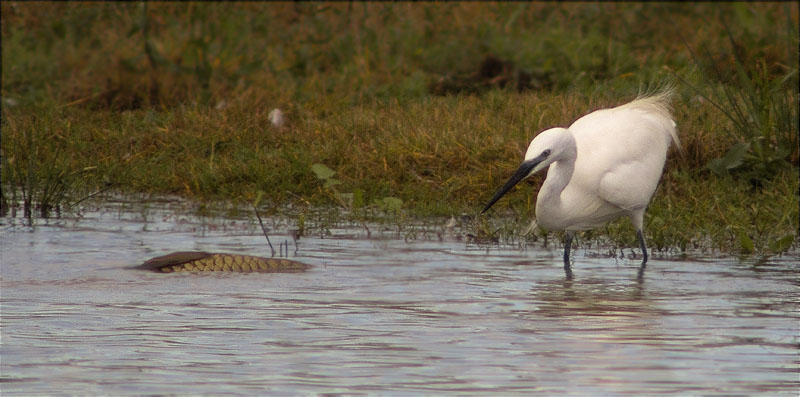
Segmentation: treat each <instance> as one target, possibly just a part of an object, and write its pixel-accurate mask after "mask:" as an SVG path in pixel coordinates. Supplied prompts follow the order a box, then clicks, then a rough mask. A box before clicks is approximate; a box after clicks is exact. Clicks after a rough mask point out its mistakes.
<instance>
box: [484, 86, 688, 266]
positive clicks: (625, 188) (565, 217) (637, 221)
mask: <svg viewBox="0 0 800 397" xmlns="http://www.w3.org/2000/svg"><path fill="white" fill-rule="evenodd" d="M671 96H672V91H671V90H669V89H666V90H663V91H662V92H660V93H658V94H655V95H652V96H647V97H642V98H637V99H636V100H634V101H632V102H630V103H627V104H624V105H621V106H618V107H615V108H610V109H601V110H597V111H594V112H592V113H589V114H587V115H585V116H583V117H581V118H579V119H578V120H576V121H575V122H574V123H572V125H571V126H569V128H552V129H549V130H545V131H542V132H541V133H540V134H539V135H537V136H536V137H535V138H534V139H533V141H531V144H530V146H528V151H527V152H526V153H525V159H524V160H523V162H522V165H521V166H520V167H519V169H518V170H517V171H516V172H515V173H514V175H512V176H511V178H510V179H509V180H508V182H506V184H505V185H504V186H503V187H501V188H500V189H499V190H498V191H497V193H496V194H495V195H494V197H493V198H492V199H491V200H490V201H489V203H488V204H487V205H486V207H485V208H484V209H483V212H485V211H486V210H488V209H489V208H490V207H491V206H492V205H493V204H494V203H495V202H496V201H497V200H499V199H500V198H501V197H502V196H503V195H504V194H505V193H507V192H508V191H509V190H510V189H511V188H512V187H513V186H514V185H516V184H517V182H519V181H521V180H522V179H525V178H526V177H528V176H530V175H532V174H534V173H536V172H537V171H540V170H543V169H547V168H548V167H549V170H548V171H547V178H546V179H545V181H544V183H543V184H542V187H541V189H539V195H538V197H537V199H536V222H537V224H538V225H539V226H541V227H543V228H545V229H548V230H565V231H567V238H566V244H565V250H564V266H565V269H566V270H567V274H568V275H571V272H570V270H569V249H570V244H571V242H572V235H573V232H574V231H577V230H586V229H592V228H595V227H597V226H600V225H603V224H604V223H606V222H608V221H611V220H614V219H616V218H619V217H621V216H628V217H629V218H630V219H631V222H632V223H633V226H634V227H635V228H636V231H637V234H638V237H639V242H640V245H641V249H642V258H643V260H642V268H641V270H640V276H641V275H642V273H643V271H644V264H645V263H646V262H647V249H646V246H645V243H644V237H643V234H642V226H643V218H644V211H645V208H646V207H647V204H648V203H649V202H650V198H651V197H652V196H653V193H655V190H656V186H657V185H658V180H659V178H660V177H661V173H662V170H663V168H664V162H665V160H666V157H667V150H668V149H669V146H670V144H671V143H673V142H674V143H675V145H676V146H678V147H680V143H679V140H678V135H677V131H676V129H675V122H674V121H673V120H672V115H671V114H670V107H669V102H670V98H671Z"/></svg>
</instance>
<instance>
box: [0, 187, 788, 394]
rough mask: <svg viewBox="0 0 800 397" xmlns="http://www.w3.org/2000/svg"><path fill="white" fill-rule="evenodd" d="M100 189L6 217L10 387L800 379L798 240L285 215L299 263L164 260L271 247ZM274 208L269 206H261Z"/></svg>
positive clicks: (689, 386) (264, 388) (557, 388)
mask: <svg viewBox="0 0 800 397" xmlns="http://www.w3.org/2000/svg"><path fill="white" fill-rule="evenodd" d="M189 209H190V206H188V205H187V204H184V203H180V202H163V203H155V204H152V203H151V204H149V205H148V206H141V205H139V204H137V203H126V202H115V203H105V204H103V205H102V206H100V207H98V208H87V209H84V210H83V211H82V212H81V216H80V217H77V218H62V219H56V220H39V221H37V223H36V225H35V226H33V227H30V226H24V224H23V222H22V221H21V220H19V219H17V218H8V217H7V218H2V228H1V229H0V238H2V243H1V244H2V247H1V248H2V251H1V252H0V255H1V256H0V260H1V262H2V267H1V270H2V272H0V276H2V279H1V281H2V290H1V293H0V309H1V310H2V317H1V321H2V345H1V346H0V349H1V353H2V360H1V362H0V369H1V371H0V376H1V377H2V384H0V387H1V388H2V392H3V394H5V395H18V394H25V395H28V394H54V393H59V394H61V393H66V394H137V395H138V394H173V393H174V394H200V393H213V394H220V393H234V394H254V393H265V392H270V393H274V394H310V393H337V392H341V393H355V394H359V393H363V394H386V393H390V394H442V393H448V392H461V393H467V394H470V393H473V392H475V393H477V392H484V391H485V392H493V393H498V392H499V393H503V394H518V393H529V392H540V393H543V394H565V393H566V394H594V395H598V394H602V395H608V394H643V393H644V394H654V393H665V392H670V393H681V394H747V395H752V394H765V395H779V394H783V395H791V396H796V395H797V394H798V392H799V391H800V369H799V365H800V362H798V342H800V321H798V320H800V315H799V314H798V302H799V301H800V289H798V272H799V271H800V267H799V266H798V264H797V262H798V259H800V255H798V254H794V255H789V256H788V257H787V256H784V257H782V258H773V259H770V260H767V261H764V262H762V263H758V264H754V263H743V262H740V261H738V260H737V259H734V258H722V259H718V258H703V257H700V256H697V257H694V258H692V259H688V260H675V259H663V258H658V255H653V256H654V257H653V258H652V259H651V260H650V262H648V271H647V274H646V276H645V280H644V282H642V283H639V282H637V281H636V270H637V262H636V261H635V260H629V259H615V258H608V257H604V256H603V255H595V254H597V252H594V251H592V250H585V249H577V250H576V255H575V261H576V263H575V265H574V266H573V271H574V279H572V280H566V279H565V277H564V273H563V270H562V268H561V265H560V255H561V252H560V247H549V248H543V247H527V249H525V250H519V249H510V248H508V249H506V248H502V247H493V248H490V249H486V248H485V247H475V246H470V245H468V244H466V243H465V241H464V240H463V239H461V238H459V237H458V236H457V233H456V235H454V234H445V235H444V236H443V238H441V239H440V238H438V237H437V236H435V235H434V236H429V237H423V238H420V239H417V240H411V241H406V240H405V239H402V238H396V233H393V232H391V231H389V232H386V233H381V232H380V226H373V227H371V233H370V237H369V238H368V237H367V235H366V233H365V232H364V230H363V229H359V228H351V229H332V230H331V233H332V235H330V236H325V237H320V236H315V235H314V236H306V237H303V238H301V239H300V240H299V242H298V244H297V245H298V246H297V250H296V252H295V245H294V244H293V243H292V238H291V237H290V236H289V234H288V233H289V230H290V227H289V226H287V225H281V224H278V225H273V227H272V229H273V230H272V235H271V240H272V242H273V245H275V248H276V250H277V249H278V247H277V245H278V243H279V242H283V241H288V242H289V247H290V252H289V257H290V258H292V259H297V260H301V261H303V262H307V263H309V264H311V265H313V267H312V268H311V270H309V271H307V272H305V273H293V274H220V273H214V274H156V273H151V272H144V271H139V270H133V269H130V268H129V266H131V265H136V264H139V263H142V262H144V261H145V260H147V259H150V258H152V257H154V256H158V255H163V254H167V253H170V252H173V251H180V250H205V251H212V252H233V253H241V254H248V255H265V256H269V248H268V247H267V246H266V244H265V239H264V236H263V235H261V232H260V229H258V228H257V226H256V225H255V224H254V223H253V222H252V221H251V220H248V219H246V218H241V219H236V218H203V217H198V216H194V215H192V213H191V211H189ZM269 223H270V222H269V221H268V224H269Z"/></svg>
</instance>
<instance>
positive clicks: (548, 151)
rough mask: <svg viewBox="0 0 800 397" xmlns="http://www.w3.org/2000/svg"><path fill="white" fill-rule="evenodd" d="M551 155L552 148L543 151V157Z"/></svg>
mask: <svg viewBox="0 0 800 397" xmlns="http://www.w3.org/2000/svg"><path fill="white" fill-rule="evenodd" d="M549 155H550V149H546V150H545V151H544V152H542V157H547V156H549Z"/></svg>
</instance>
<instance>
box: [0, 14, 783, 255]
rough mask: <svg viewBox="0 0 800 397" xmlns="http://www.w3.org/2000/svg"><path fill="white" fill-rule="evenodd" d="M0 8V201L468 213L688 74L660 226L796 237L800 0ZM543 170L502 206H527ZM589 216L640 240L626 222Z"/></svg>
mask: <svg viewBox="0 0 800 397" xmlns="http://www.w3.org/2000/svg"><path fill="white" fill-rule="evenodd" d="M2 7H3V8H2V11H3V12H2V18H3V21H2V22H3V24H2V41H3V43H2V44H3V46H2V51H3V54H2V55H3V58H2V62H3V71H2V73H3V75H2V79H3V80H2V82H3V86H2V96H3V104H2V110H3V118H2V150H3V153H2V157H3V164H2V178H3V181H2V182H3V186H4V188H5V189H4V197H3V198H4V201H9V202H10V201H12V200H11V199H12V197H9V196H10V193H6V192H10V191H12V190H13V191H14V192H15V194H19V193H17V192H19V190H20V188H22V190H23V191H24V192H25V193H24V195H26V196H27V197H31V201H32V203H33V205H39V207H43V206H44V207H47V206H50V207H52V206H54V205H55V206H57V205H58V204H59V203H69V202H74V201H75V200H78V199H80V198H81V197H84V196H85V195H86V194H89V193H91V192H93V191H97V190H99V189H103V188H105V187H107V186H110V187H113V188H114V189H117V190H121V191H131V192H153V193H177V194H180V195H183V196H186V197H189V198H193V199H197V200H201V201H203V200H218V199H224V200H234V201H242V202H246V201H252V200H254V199H255V197H256V196H257V195H258V194H259V192H264V193H265V194H264V197H265V199H266V200H265V201H264V202H266V203H271V204H286V203H295V204H297V205H301V206H335V207H341V208H344V209H347V210H349V211H347V214H350V215H348V216H355V217H366V216H367V215H366V214H368V213H372V210H373V209H378V210H384V211H390V212H391V211H395V210H398V209H399V210H401V211H402V212H403V213H404V214H407V215H408V216H433V215H435V216H445V217H447V216H451V215H456V216H458V215H460V214H464V213H467V214H474V213H475V212H477V210H478V209H479V208H480V207H481V204H483V203H485V201H486V200H487V199H488V198H489V196H490V195H491V194H492V193H493V191H494V189H496V188H497V187H498V186H499V185H500V184H502V183H503V182H504V180H505V179H506V178H507V177H508V175H509V174H510V173H511V172H512V171H513V170H514V169H515V168H516V166H517V165H518V163H519V161H520V160H521V158H522V154H523V153H524V150H525V148H526V147H527V144H528V143H529V141H530V139H531V138H532V137H533V135H534V134H535V133H537V132H538V131H540V130H542V129H545V128H548V127H551V126H555V125H568V124H569V123H571V122H572V121H574V120H575V119H576V118H577V117H579V116H580V115H582V114H585V113H586V112H589V111H591V110H594V109H597V108H600V107H605V106H614V105H617V104H621V103H623V102H626V101H628V100H630V99H633V98H634V97H635V96H636V95H637V93H639V92H640V91H642V90H647V89H653V88H656V87H658V86H659V85H661V84H663V83H664V82H665V81H673V82H675V84H676V86H677V92H678V96H677V97H676V100H675V103H674V104H673V105H674V109H675V112H674V113H675V118H676V122H677V124H678V127H679V134H680V137H681V140H682V144H683V148H684V151H685V153H684V154H683V155H682V156H681V155H678V153H677V152H675V153H671V155H670V158H669V160H668V162H667V166H666V171H665V174H664V177H663V179H662V182H661V186H660V187H659V190H658V192H657V194H656V197H655V199H654V201H653V202H652V204H651V207H650V209H649V211H648V215H647V216H646V223H647V225H646V228H647V233H648V239H649V240H650V241H649V242H650V244H651V245H653V246H654V247H657V248H658V249H669V248H676V249H679V250H680V249H688V248H693V247H695V246H703V247H712V248H715V249H719V250H722V251H724V252H734V253H740V252H741V253H759V254H761V253H763V254H769V253H775V252H781V251H784V250H785V249H788V248H789V247H790V246H791V245H792V244H797V230H798V170H797V165H798V140H797V136H798V132H797V108H798V104H797V97H798V93H797V84H798V83H797V81H798V77H797V70H798V61H797V58H798V54H797V46H798V39H797V37H798V31H797V29H798V28H797V27H798V21H797V17H796V15H797V3H789V4H777V3H776V4H770V3H759V4H743V3H742V4H727V5H718V4H699V5H697V4H687V5H682V4H652V5H651V4H628V5H626V4H563V5H561V4H550V3H542V4H540V3H534V4H473V3H463V4H382V3H378V4H352V3H333V4H327V3H325V4H314V3H304V4H296V5H295V4H260V3H256V4H250V3H245V4H237V5H235V6H231V5H226V4H215V3H197V4H188V5H185V4H184V5H178V4H159V3H153V4H127V3H120V4H116V3H99V4H60V3H50V4H45V5H42V4H39V5H29V4H25V3H13V2H11V3H9V2H4V3H3V4H2ZM665 20H669V21H670V23H669V24H666V26H665V23H663V21H665ZM659 21H660V22H659ZM273 108H280V109H282V110H283V111H284V113H285V114H286V119H287V122H286V123H285V125H283V126H281V127H275V126H273V125H272V124H271V122H270V119H269V113H270V111H271V110H272V109H273ZM314 164H321V165H324V166H325V167H320V166H317V167H316V168H314V167H313V166H314ZM326 169H327V170H330V171H334V172H335V174H330V171H324V172H322V173H320V172H319V170H326ZM315 170H316V172H315ZM539 183H541V176H539V177H537V178H532V179H531V181H530V183H529V184H527V185H525V184H523V186H522V190H523V191H522V192H517V193H516V194H511V195H509V197H508V198H507V199H506V200H504V203H501V205H500V206H499V207H498V208H497V210H496V211H497V214H498V215H501V216H503V217H507V218H506V220H507V219H515V218H525V219H526V221H525V223H527V219H529V218H530V217H531V216H532V215H533V205H534V202H535V195H534V193H535V191H536V188H535V187H536V186H538V184H539ZM9 188H14V189H9ZM17 199H18V197H17ZM43 202H44V205H43ZM472 227H473V228H474V229H475V234H485V235H488V236H492V235H495V236H496V235H504V233H506V232H505V230H506V229H507V228H508V227H507V226H502V225H499V224H498V223H497V222H489V223H481V222H476V223H475V224H474V225H473V226H472ZM520 229H522V228H516V229H514V230H515V231H516V232H515V233H517V234H518V233H519V231H520ZM586 236H587V237H588V238H585V240H587V241H590V240H592V239H593V238H595V237H597V238H599V236H603V237H604V238H605V237H608V238H610V239H611V241H612V243H614V244H618V245H625V246H634V245H635V242H634V236H633V233H632V231H631V230H630V227H629V225H628V224H627V221H621V222H616V223H613V224H611V225H610V226H608V227H607V228H604V229H600V230H598V231H595V232H592V233H589V234H587V235H586ZM534 238H535V237H534Z"/></svg>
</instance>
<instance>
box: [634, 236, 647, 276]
mask: <svg viewBox="0 0 800 397" xmlns="http://www.w3.org/2000/svg"><path fill="white" fill-rule="evenodd" d="M636 234H637V235H638V236H639V246H640V247H641V249H642V265H641V266H640V267H639V281H642V279H643V278H644V268H645V266H646V264H647V245H646V244H645V243H644V234H642V231H641V230H637V231H636Z"/></svg>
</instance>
